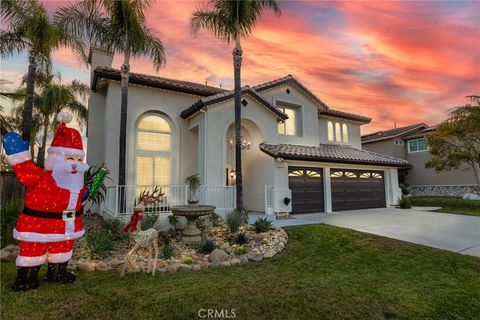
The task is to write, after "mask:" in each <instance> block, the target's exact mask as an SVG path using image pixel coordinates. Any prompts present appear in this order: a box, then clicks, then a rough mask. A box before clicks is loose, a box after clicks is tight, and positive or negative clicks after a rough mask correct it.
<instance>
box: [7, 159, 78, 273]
mask: <svg viewBox="0 0 480 320" xmlns="http://www.w3.org/2000/svg"><path fill="white" fill-rule="evenodd" d="M13 170H15V174H16V175H17V178H18V179H19V180H20V182H22V183H23V184H24V185H25V186H26V187H27V190H26V193H25V202H24V205H25V208H26V210H27V211H32V210H34V211H40V212H52V213H55V214H57V215H58V219H52V218H43V217H38V216H32V215H28V214H25V213H21V214H20V216H19V218H18V221H17V225H16V227H15V229H14V230H13V236H14V237H15V239H17V240H20V241H21V242H20V254H19V256H18V258H17V265H19V266H25V267H30V266H36V265H40V264H43V263H44V262H45V261H48V262H52V263H59V262H65V261H68V260H70V258H71V257H72V247H73V241H70V240H74V239H78V238H80V237H81V236H83V234H84V233H85V231H84V230H83V225H82V218H81V217H80V216H77V217H75V214H74V212H75V211H78V210H80V209H81V207H82V201H81V199H82V196H83V194H84V193H85V192H86V188H85V187H83V188H82V189H81V190H80V191H79V193H73V192H70V191H69V190H66V189H62V188H59V187H58V186H57V184H56V183H55V180H54V179H53V177H52V172H51V171H44V170H43V169H40V168H38V167H37V166H35V165H34V164H33V162H32V161H31V160H27V161H23V162H21V163H19V164H16V165H14V166H13ZM81 174H83V173H81ZM66 210H71V213H65V214H64V211H66Z"/></svg>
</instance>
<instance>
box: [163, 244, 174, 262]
mask: <svg viewBox="0 0 480 320" xmlns="http://www.w3.org/2000/svg"><path fill="white" fill-rule="evenodd" d="M174 254H175V248H174V247H173V246H172V244H171V243H170V242H167V243H165V245H164V246H163V248H162V253H161V255H162V258H163V259H166V260H168V259H170V258H172V257H173V255H174Z"/></svg>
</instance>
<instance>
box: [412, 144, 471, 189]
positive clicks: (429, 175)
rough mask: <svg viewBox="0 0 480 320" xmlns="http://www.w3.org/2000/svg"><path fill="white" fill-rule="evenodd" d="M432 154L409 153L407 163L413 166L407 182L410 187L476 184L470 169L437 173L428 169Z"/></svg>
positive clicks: (465, 167) (463, 168) (464, 168)
mask: <svg viewBox="0 0 480 320" xmlns="http://www.w3.org/2000/svg"><path fill="white" fill-rule="evenodd" d="M431 157H432V156H431V155H430V153H429V152H428V151H427V152H416V153H408V154H407V161H408V162H409V163H410V164H411V165H412V166H413V168H411V169H410V170H409V171H408V175H407V182H408V184H410V185H469V184H476V181H475V175H474V173H473V170H472V169H471V168H470V167H467V166H464V167H462V168H461V169H457V170H451V171H443V172H439V173H437V172H435V170H433V169H426V168H425V162H427V161H428V160H430V159H431Z"/></svg>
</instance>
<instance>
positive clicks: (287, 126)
mask: <svg viewBox="0 0 480 320" xmlns="http://www.w3.org/2000/svg"><path fill="white" fill-rule="evenodd" d="M278 110H280V111H282V112H283V113H285V114H286V115H287V116H288V119H287V120H285V121H284V122H281V123H278V133H279V134H285V135H289V136H294V135H296V134H297V110H296V109H295V108H288V107H283V106H281V107H278Z"/></svg>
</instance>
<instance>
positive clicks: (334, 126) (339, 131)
mask: <svg viewBox="0 0 480 320" xmlns="http://www.w3.org/2000/svg"><path fill="white" fill-rule="evenodd" d="M327 138H328V141H329V142H340V143H348V142H349V132H348V125H347V124H346V123H340V122H332V121H328V122H327Z"/></svg>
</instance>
